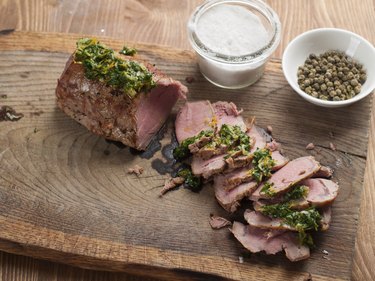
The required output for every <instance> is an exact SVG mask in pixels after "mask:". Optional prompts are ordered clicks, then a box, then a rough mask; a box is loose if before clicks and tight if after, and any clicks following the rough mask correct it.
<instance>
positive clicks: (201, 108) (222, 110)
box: [175, 101, 246, 143]
mask: <svg viewBox="0 0 375 281" xmlns="http://www.w3.org/2000/svg"><path fill="white" fill-rule="evenodd" d="M240 114H241V111H239V110H238V109H237V107H236V105H235V104H234V103H232V102H222V101H220V102H216V103H213V104H211V103H210V102H209V101H196V102H187V103H186V104H185V105H184V106H183V107H182V108H181V109H180V111H179V112H178V114H177V117H176V122H175V126H176V137H177V141H178V142H179V143H181V142H182V141H183V140H185V139H187V138H190V137H193V136H196V135H198V134H199V133H200V132H201V131H203V130H212V129H213V128H216V129H217V130H219V129H220V128H221V125H222V124H228V125H232V126H235V125H237V126H240V127H241V129H242V130H243V131H246V125H245V122H244V120H243V118H242V116H241V115H240Z"/></svg>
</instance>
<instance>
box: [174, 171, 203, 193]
mask: <svg viewBox="0 0 375 281" xmlns="http://www.w3.org/2000/svg"><path fill="white" fill-rule="evenodd" d="M177 175H178V176H179V177H182V178H184V179H185V182H184V183H185V185H187V186H188V187H190V188H191V189H193V190H198V189H199V188H200V187H201V186H202V180H201V178H200V177H197V176H194V175H193V173H192V171H191V170H190V169H187V168H186V169H182V170H180V171H178V173H177Z"/></svg>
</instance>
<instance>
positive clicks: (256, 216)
mask: <svg viewBox="0 0 375 281" xmlns="http://www.w3.org/2000/svg"><path fill="white" fill-rule="evenodd" d="M244 217H245V220H246V221H247V222H248V224H249V225H251V226H254V227H259V228H265V229H277V230H293V231H296V229H295V228H294V227H292V226H290V225H288V224H286V223H284V222H283V220H282V219H278V218H270V217H267V216H265V215H263V214H262V213H260V212H254V211H251V210H246V211H245V213H244Z"/></svg>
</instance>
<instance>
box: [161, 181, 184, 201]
mask: <svg viewBox="0 0 375 281" xmlns="http://www.w3.org/2000/svg"><path fill="white" fill-rule="evenodd" d="M184 182H185V178H183V177H175V178H169V179H166V180H165V183H164V186H163V189H162V190H161V191H160V194H159V197H162V196H163V195H164V194H165V193H167V192H168V191H170V190H172V189H173V188H175V187H177V186H180V185H182V184H183V183H184Z"/></svg>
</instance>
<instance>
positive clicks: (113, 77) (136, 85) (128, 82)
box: [74, 38, 156, 98]
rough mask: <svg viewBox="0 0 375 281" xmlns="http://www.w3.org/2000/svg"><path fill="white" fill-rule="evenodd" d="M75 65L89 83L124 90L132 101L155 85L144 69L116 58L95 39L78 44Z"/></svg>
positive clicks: (141, 66) (78, 42)
mask: <svg viewBox="0 0 375 281" xmlns="http://www.w3.org/2000/svg"><path fill="white" fill-rule="evenodd" d="M74 62H75V63H78V64H82V65H83V67H84V70H85V76H86V77H87V78H88V79H90V80H98V81H100V82H103V83H105V84H106V85H107V86H111V87H113V88H115V89H119V90H123V91H124V93H126V94H127V95H128V96H129V97H131V98H133V97H135V96H136V94H137V93H138V92H141V91H145V92H147V91H149V90H151V89H152V88H153V87H155V85H156V84H155V81H154V80H153V79H152V73H151V72H149V71H148V70H147V68H146V67H145V66H144V65H142V64H139V63H138V62H135V61H131V60H124V59H121V58H118V57H116V56H115V53H114V51H113V50H112V49H110V48H107V47H106V46H104V45H102V44H100V43H99V42H98V41H97V40H96V39H91V38H83V39H80V40H78V41H77V49H76V51H75V53H74Z"/></svg>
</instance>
